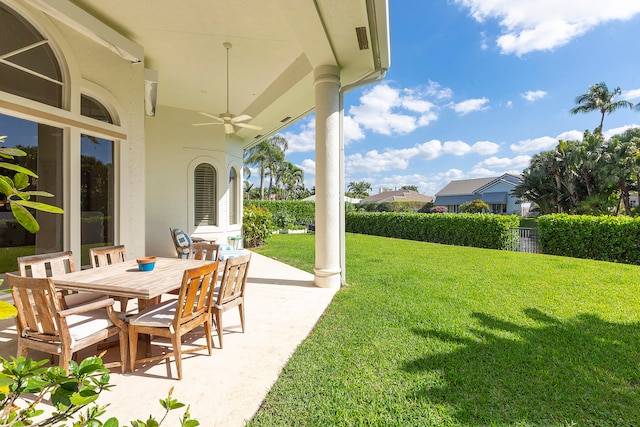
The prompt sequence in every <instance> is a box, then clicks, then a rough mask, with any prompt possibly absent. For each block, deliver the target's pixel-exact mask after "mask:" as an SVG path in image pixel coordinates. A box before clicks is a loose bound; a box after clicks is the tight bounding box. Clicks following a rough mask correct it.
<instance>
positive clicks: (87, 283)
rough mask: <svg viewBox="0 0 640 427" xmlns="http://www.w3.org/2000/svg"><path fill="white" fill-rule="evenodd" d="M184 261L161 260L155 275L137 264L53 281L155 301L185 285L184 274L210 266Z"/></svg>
mask: <svg viewBox="0 0 640 427" xmlns="http://www.w3.org/2000/svg"><path fill="white" fill-rule="evenodd" d="M210 263H211V261H200V260H193V259H180V258H158V260H157V261H156V265H155V268H154V269H153V270H152V271H139V269H138V263H137V262H136V261H135V260H130V261H125V262H123V263H117V264H112V265H109V266H106V267H99V268H90V269H87V270H81V271H74V272H73V273H67V274H63V275H59V276H55V277H52V278H51V279H52V280H53V283H54V284H55V286H56V287H58V288H61V289H70V290H74V291H89V292H97V293H101V294H105V295H112V296H121V297H129V298H142V299H152V298H155V297H158V296H160V295H162V294H165V293H167V292H169V291H172V290H174V289H178V288H179V287H180V285H181V284H182V276H183V275H184V271H185V270H186V269H189V268H194V267H200V266H203V265H205V264H210Z"/></svg>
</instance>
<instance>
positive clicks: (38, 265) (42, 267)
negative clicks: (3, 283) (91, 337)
mask: <svg viewBox="0 0 640 427" xmlns="http://www.w3.org/2000/svg"><path fill="white" fill-rule="evenodd" d="M18 268H19V270H20V275H21V276H22V277H37V278H46V277H53V276H57V275H61V274H66V273H71V272H74V271H76V268H75V264H74V262H73V253H72V252H71V251H66V252H54V253H49V254H40V255H28V256H23V257H19V258H18ZM58 296H59V298H62V299H61V303H62V307H63V308H64V309H67V308H69V307H75V306H77V305H81V304H85V303H87V302H90V301H94V300H97V299H105V298H107V297H106V296H105V295H101V294H96V293H93V292H71V291H60V290H59V291H58Z"/></svg>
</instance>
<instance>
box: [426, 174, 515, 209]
mask: <svg viewBox="0 0 640 427" xmlns="http://www.w3.org/2000/svg"><path fill="white" fill-rule="evenodd" d="M520 182H521V178H520V176H518V175H511V174H508V173H506V174H504V175H502V176H499V177H497V178H496V177H494V178H476V179H461V180H457V181H451V182H450V183H449V184H447V185H446V186H445V187H444V188H443V189H442V190H440V191H438V192H437V193H436V201H435V204H436V206H446V207H447V209H448V210H449V212H452V213H457V212H458V208H459V207H460V205H461V204H463V203H465V202H470V201H472V200H476V199H480V200H482V201H483V202H485V203H486V204H488V205H489V211H490V212H491V213H497V214H518V215H523V214H524V213H525V212H523V208H524V207H523V205H521V204H520V199H518V198H517V197H515V196H513V195H512V194H511V191H512V190H513V189H514V188H515V187H516V186H517V185H518V184H520Z"/></svg>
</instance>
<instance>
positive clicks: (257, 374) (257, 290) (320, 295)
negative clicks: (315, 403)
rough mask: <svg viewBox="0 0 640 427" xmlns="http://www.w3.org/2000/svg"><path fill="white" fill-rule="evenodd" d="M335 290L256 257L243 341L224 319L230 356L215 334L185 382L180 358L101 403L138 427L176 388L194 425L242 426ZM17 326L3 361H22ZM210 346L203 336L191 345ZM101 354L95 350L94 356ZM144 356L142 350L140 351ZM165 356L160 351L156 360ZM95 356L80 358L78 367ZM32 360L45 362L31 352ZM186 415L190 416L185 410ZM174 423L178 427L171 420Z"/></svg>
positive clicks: (116, 374)
mask: <svg viewBox="0 0 640 427" xmlns="http://www.w3.org/2000/svg"><path fill="white" fill-rule="evenodd" d="M335 293H336V289H322V288H318V287H315V286H314V285H313V275H311V274H309V273H306V272H303V271H301V270H298V269H295V268H293V267H290V266H288V265H286V264H283V263H280V262H278V261H274V260H272V259H270V258H266V257H264V256H262V255H259V254H256V253H254V254H253V255H252V258H251V265H250V268H249V278H248V280H247V290H246V295H247V296H246V303H245V305H246V332H245V333H244V334H243V333H241V329H240V317H239V315H238V310H235V309H233V310H230V311H228V312H226V313H225V314H224V324H225V328H224V329H225V333H224V349H220V348H219V342H218V338H217V335H216V334H215V333H214V350H213V355H212V356H208V354H207V352H206V350H204V351H202V352H198V353H192V354H187V355H185V356H184V357H183V368H182V369H183V378H182V380H180V381H178V380H177V375H176V367H175V363H174V362H173V358H171V359H168V361H167V360H164V361H161V362H155V363H153V364H148V365H140V366H137V367H136V370H135V372H133V373H131V372H127V373H125V374H121V373H120V370H119V369H118V368H116V369H114V370H112V372H111V382H112V383H113V384H115V385H116V387H114V388H113V389H112V390H111V391H106V392H103V393H102V395H101V397H100V399H99V400H98V403H100V404H110V406H109V408H108V410H107V416H106V417H103V419H106V418H108V416H115V417H117V418H118V419H119V420H120V424H121V425H123V424H125V423H126V424H127V425H128V424H129V422H130V421H132V420H136V419H143V420H146V419H147V417H148V416H149V415H150V414H153V415H154V416H155V417H156V419H159V418H160V417H161V416H162V407H161V406H160V404H159V403H158V400H159V399H164V398H166V396H167V393H168V391H169V389H170V388H171V387H174V392H173V397H174V398H175V399H178V400H179V401H180V402H183V403H185V404H188V405H191V409H190V412H191V414H192V418H195V419H198V420H199V421H200V425H202V426H204V427H212V426H230V427H232V426H242V425H244V424H245V422H246V421H247V420H249V419H250V418H251V417H252V416H253V415H254V414H255V412H256V411H257V410H258V408H259V407H260V405H261V403H262V401H263V400H264V397H265V396H266V394H267V392H268V391H269V389H270V388H271V386H272V385H273V383H274V382H275V381H276V379H277V378H278V375H279V374H280V372H281V370H282V367H283V366H284V364H285V363H286V362H287V361H288V360H289V358H290V356H291V355H292V354H293V352H294V351H295V349H296V347H297V346H298V344H300V343H301V342H302V340H304V339H305V338H306V337H307V335H308V334H309V333H310V332H311V330H312V329H313V327H314V326H315V324H316V323H317V321H318V319H319V318H320V315H321V314H322V313H323V312H324V311H325V309H326V308H327V306H328V305H329V303H330V302H331V300H332V298H333V296H334V295H335ZM15 334H16V330H15V324H14V321H13V320H2V321H0V355H2V356H3V357H5V358H6V357H9V356H13V355H15V351H16V346H15ZM192 341H193V342H194V343H195V344H197V345H201V344H204V343H205V338H204V331H203V330H202V329H201V328H200V329H199V330H197V331H195V332H194V333H193V334H192V335H191V336H190V337H188V338H187V339H186V340H185V342H186V343H187V344H185V348H188V343H189V342H192ZM90 350H92V351H93V352H94V353H95V349H90ZM140 350H141V351H143V349H142V348H141V349H140ZM158 350H161V348H160V346H154V354H155V353H156V352H157V351H158ZM117 351H118V349H117V347H115V348H113V349H111V350H109V354H108V355H107V356H105V360H111V358H113V357H117V354H116V353H117ZM89 355H91V351H89V352H84V351H83V352H81V353H80V354H79V357H78V360H82V358H84V357H86V356H89ZM29 357H31V358H33V359H42V358H46V357H48V356H46V355H45V354H43V353H37V352H32V353H30V354H29ZM183 409H184V408H183ZM183 409H179V410H176V411H173V412H172V413H170V415H169V417H168V419H167V420H166V421H165V425H167V426H172V425H177V424H176V423H177V419H178V418H179V417H180V416H182V414H183V412H184V410H183ZM169 418H172V419H169Z"/></svg>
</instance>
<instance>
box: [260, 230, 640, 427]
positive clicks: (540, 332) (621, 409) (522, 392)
mask: <svg viewBox="0 0 640 427" xmlns="http://www.w3.org/2000/svg"><path fill="white" fill-rule="evenodd" d="M346 244H347V282H348V283H349V286H348V287H346V288H344V289H342V290H340V291H339V292H338V293H337V294H336V296H335V299H334V301H333V303H332V304H331V306H330V307H329V308H328V310H327V312H326V313H325V314H324V315H323V317H322V318H321V319H320V321H319V323H318V324H317V326H316V328H315V329H314V331H313V332H312V334H311V335H310V336H309V338H308V339H306V340H305V341H304V342H303V343H302V344H301V345H300V346H299V348H298V349H297V350H296V352H295V353H294V355H293V356H292V358H291V360H290V362H289V363H288V364H287V365H286V366H285V368H284V370H283V372H282V374H281V375H280V378H279V379H278V381H277V382H276V384H275V385H274V387H273V388H272V389H271V391H270V392H269V394H268V396H267V397H266V399H265V401H264V403H263V405H262V408H261V409H260V410H259V411H258V413H257V414H256V415H255V417H254V418H253V420H252V421H251V422H250V423H249V425H251V426H293V425H295V426H360V425H375V426H573V425H580V426H629V425H640V405H639V404H638V402H639V401H640V370H639V366H640V365H639V361H640V327H639V326H640V323H639V322H640V298H639V297H638V295H640V284H639V283H638V282H639V281H638V277H640V267H638V266H630V265H622V264H613V263H605V262H599V261H590V260H582V259H573V258H563V257H553V256H547V255H539V254H525V253H516V252H505V251H495V250H486V249H477V248H469V247H454V246H445V245H436V244H429V243H423V242H415V241H406V240H395V239H388V238H381V237H374V236H364V235H349V234H348V235H347V242H346ZM257 252H260V253H262V254H264V255H267V256H271V257H273V258H277V259H280V260H282V261H283V262H286V263H288V264H291V265H295V266H297V267H298V268H301V269H303V270H306V271H312V269H313V259H314V254H313V252H314V240H313V236H312V235H274V236H272V237H270V238H269V240H268V245H267V246H265V247H262V248H258V249H257ZM291 303H295V301H292V302H291Z"/></svg>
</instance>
